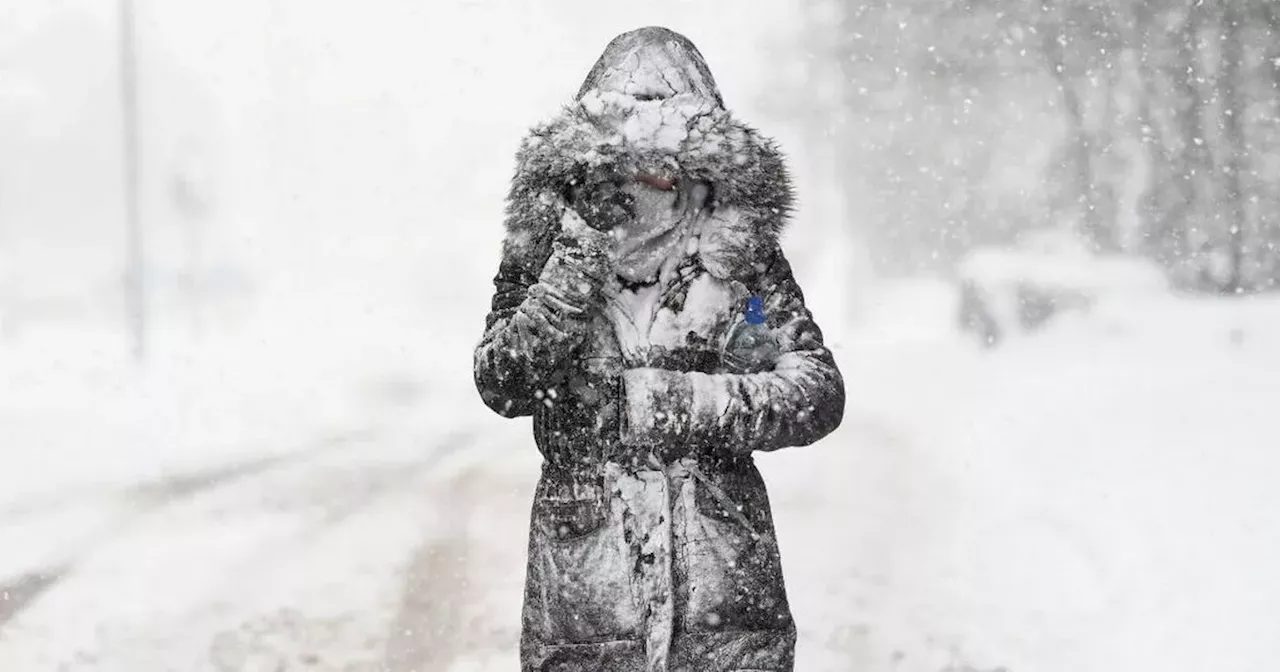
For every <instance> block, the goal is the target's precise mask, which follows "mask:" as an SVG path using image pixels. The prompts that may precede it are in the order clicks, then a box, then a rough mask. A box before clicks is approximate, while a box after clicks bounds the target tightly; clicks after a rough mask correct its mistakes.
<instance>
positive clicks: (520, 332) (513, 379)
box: [474, 174, 611, 418]
mask: <svg viewBox="0 0 1280 672" xmlns="http://www.w3.org/2000/svg"><path fill="white" fill-rule="evenodd" d="M609 250H610V245H609V235H608V234H605V233H601V232H599V231H595V230H594V229H591V228H590V227H588V226H587V225H586V224H585V223H583V221H582V219H581V218H580V217H578V216H577V213H575V212H573V210H571V209H569V208H567V207H565V206H564V204H563V201H562V200H561V199H559V198H558V197H556V196H553V195H551V194H545V193H535V192H534V191H531V190H528V189H524V188H523V187H522V183H521V180H520V175H519V174H517V179H516V181H515V183H514V186H513V189H512V195H511V196H510V198H509V200H508V207H507V236H506V239H505V240H504V241H503V245H502V260H501V262H500V263H499V266H498V274H497V276H496V277H495V278H494V280H493V284H494V293H493V299H492V301H491V303H490V311H489V314H488V316H487V317H486V319H485V330H484V335H483V336H482V338H481V340H480V343H479V345H478V346H476V349H475V357H474V365H475V384H476V389H477V390H478V391H479V392H480V397H481V399H483V400H484V403H485V404H486V405H487V406H489V408H491V409H493V410H494V411H495V412H497V413H498V414H499V415H502V416H505V417H508V418H514V417H519V416H524V415H530V414H532V413H533V409H534V408H535V407H536V405H537V404H538V403H542V402H540V401H539V399H538V397H539V396H542V395H539V394H538V392H539V391H543V390H547V389H549V388H554V387H555V386H556V385H557V384H558V383H559V382H561V381H560V380H559V378H560V377H562V374H561V372H562V371H563V370H564V368H565V367H564V362H565V360H566V359H567V358H569V357H571V356H572V354H573V351H574V349H575V348H576V347H577V345H578V344H579V343H580V342H581V341H582V338H583V335H584V334H585V333H586V324H587V321H588V319H589V316H590V314H591V311H592V310H593V307H594V306H595V305H597V302H598V301H599V300H600V299H599V295H600V292H601V287H602V286H603V283H604V280H605V278H606V277H607V274H608V269H609V268H611V261H610V256H609V255H610V251H609Z"/></svg>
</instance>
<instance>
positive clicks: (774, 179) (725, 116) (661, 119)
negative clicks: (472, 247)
mask: <svg viewBox="0 0 1280 672" xmlns="http://www.w3.org/2000/svg"><path fill="white" fill-rule="evenodd" d="M516 163H517V166H516V175H515V178H514V179H513V181H512V185H511V191H510V193H509V195H508V218H507V228H508V230H509V232H510V233H511V234H513V236H514V239H516V240H522V239H528V238H530V237H536V236H535V233H536V232H538V231H541V230H542V229H543V228H544V227H546V226H547V225H548V224H549V223H551V222H555V223H558V221H559V215H558V214H556V213H562V212H563V209H564V208H565V207H566V204H565V202H564V198H563V195H564V193H565V192H566V191H567V189H568V186H569V185H571V184H573V183H575V182H576V181H578V180H581V179H583V178H585V177H588V176H589V175H590V174H591V173H594V172H601V173H603V172H611V173H621V174H624V175H631V174H637V173H650V174H653V175H658V176H664V177H669V178H673V179H676V180H686V179H688V180H696V181H701V182H706V183H707V184H710V185H711V196H710V201H709V208H710V210H711V212H712V214H713V218H715V219H716V220H717V221H718V226H719V227H720V229H721V230H720V231H719V232H718V237H719V239H720V240H722V241H724V242H723V243H722V244H721V245H720V246H719V247H720V248H721V249H722V250H725V252H724V253H722V254H721V255H719V256H720V257H721V258H722V263H720V264H717V266H718V267H719V268H721V269H724V271H723V272H722V273H721V274H722V275H726V274H728V275H733V276H738V277H742V276H748V275H751V274H752V273H754V272H755V270H754V269H755V268H756V267H757V266H758V265H759V263H760V259H761V258H762V256H763V255H764V254H765V252H767V251H768V250H769V249H771V248H773V247H775V246H776V245H777V242H778V236H779V235H780V234H781V232H782V230H783V228H784V227H785V226H786V223H787V221H788V218H789V215H790V212H791V207H792V203H793V194H792V191H791V179H790V176H789V174H788V171H787V169H786V165H785V161H784V159H783V156H782V154H781V152H780V151H779V150H778V149H777V147H776V145H775V144H774V142H773V141H772V140H770V139H769V138H767V137H764V136H762V135H761V134H759V133H758V132H757V131H755V129H753V128H751V127H749V126H747V125H746V124H744V123H742V122H741V121H739V120H737V119H736V118H735V117H734V116H733V115H732V114H731V113H730V112H729V111H728V110H726V109H725V108H724V105H723V103H722V100H721V98H720V92H719V90H718V89H717V88H716V83H715V79H714V78H713V77H712V76H711V71H710V69H709V68H708V67H707V63H706V61H705V60H704V59H703V57H702V54H701V53H699V52H698V49H697V48H696V47H695V46H694V45H693V43H692V42H690V41H689V40H688V38H686V37H684V36H683V35H680V34H679V33H676V32H674V31H671V30H668V29H666V28H658V27H648V28H641V29H639V30H634V31H631V32H628V33H623V34H622V35H619V36H618V37H616V38H614V39H613V40H612V41H611V42H610V43H609V45H608V47H606V48H605V51H604V53H603V54H602V55H601V56H600V58H599V59H598V60H597V61H596V63H595V65H594V66H593V67H592V68H591V71H590V73H588V74H587V77H586V79H585V80H584V81H583V83H582V87H581V88H580V89H579V91H578V94H577V96H575V97H574V100H573V101H572V102H571V103H570V104H568V105H567V106H566V107H565V108H564V109H563V110H562V111H561V113H560V114H559V115H557V116H555V117H554V118H552V119H551V120H549V121H547V122H545V123H542V124H539V125H537V126H535V127H534V128H533V129H532V131H531V132H530V133H529V135H528V136H527V137H525V139H524V141H523V142H522V143H521V146H520V150H519V152H518V153H517V155H516Z"/></svg>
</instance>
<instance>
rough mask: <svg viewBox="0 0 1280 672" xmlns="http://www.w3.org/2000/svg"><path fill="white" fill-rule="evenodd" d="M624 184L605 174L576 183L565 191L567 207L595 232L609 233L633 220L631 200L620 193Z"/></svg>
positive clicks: (613, 175)
mask: <svg viewBox="0 0 1280 672" xmlns="http://www.w3.org/2000/svg"><path fill="white" fill-rule="evenodd" d="M625 183H626V180H625V179H624V178H623V177H622V176H621V175H619V174H617V173H616V172H612V171H607V172H604V173H601V174H596V175H590V176H588V177H584V178H581V179H578V180H577V181H576V184H574V185H572V186H571V187H570V188H569V193H568V201H569V207H571V208H573V210H574V212H577V213H578V216H579V217H581V218H582V221H584V222H586V224H587V226H589V227H591V228H593V229H595V230H596V231H604V232H608V231H612V230H613V229H614V227H616V226H619V225H621V224H624V223H626V222H628V221H630V220H631V219H634V218H635V216H636V210H635V199H634V198H632V196H631V194H628V193H627V192H625V191H623V190H622V185H623V184H625Z"/></svg>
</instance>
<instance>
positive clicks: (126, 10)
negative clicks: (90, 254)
mask: <svg viewBox="0 0 1280 672" xmlns="http://www.w3.org/2000/svg"><path fill="white" fill-rule="evenodd" d="M119 11H120V38H119V39H120V103H121V118H122V120H123V122H124V127H123V131H124V135H123V138H124V148H123V149H124V151H123V156H124V207H125V266H126V268H125V305H126V310H127V311H128V315H127V319H128V322H129V332H130V336H131V339H132V344H133V356H134V359H135V360H137V361H138V362H142V361H143V360H145V359H146V355H147V294H146V277H145V264H146V255H145V251H144V249H143V242H142V221H141V220H142V213H141V208H140V203H139V201H140V198H139V193H138V190H139V187H140V184H139V178H138V175H139V167H138V161H139V152H138V85H137V53H136V40H135V36H134V15H133V0H119Z"/></svg>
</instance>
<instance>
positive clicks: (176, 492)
mask: <svg viewBox="0 0 1280 672" xmlns="http://www.w3.org/2000/svg"><path fill="white" fill-rule="evenodd" d="M373 436H374V432H372V431H371V430H362V431H353V432H346V433H340V434H335V435H331V436H328V437H325V438H323V439H320V440H317V441H315V442H313V443H312V444H310V445H308V446H307V447H305V448H302V449H300V450H297V451H293V452H290V453H286V454H283V455H274V456H270V457H265V458H261V459H257V460H250V461H246V462H240V463H234V464H230V465H221V466H216V467H211V468H206V469H199V470H193V471H189V472H184V473H180V474H176V475H173V476H171V477H167V478H162V479H157V480H154V481H150V482H144V483H141V484H136V485H132V486H129V487H127V488H123V489H119V490H115V491H111V492H109V493H106V494H94V493H82V495H81V497H79V498H78V499H81V500H84V501H80V502H75V503H73V505H74V504H88V503H100V504H99V505H100V506H110V505H111V504H116V503H119V502H121V501H123V502H124V503H125V506H124V508H125V512H124V513H122V514H121V515H120V516H118V517H117V518H115V519H114V521H113V522H114V524H112V525H110V527H104V528H102V529H100V530H99V531H98V532H97V533H95V534H93V535H91V536H90V538H89V540H88V541H87V542H84V543H82V544H81V545H79V546H78V547H76V548H74V549H72V550H71V551H70V552H68V553H66V554H65V555H64V560H63V562H61V563H59V564H56V565H54V566H46V567H37V568H33V569H30V570H28V571H25V572H23V573H21V574H18V575H16V576H11V577H4V578H0V632H3V630H4V627H5V626H6V625H7V624H8V623H9V622H10V621H12V620H13V619H14V618H16V617H18V616H19V615H20V614H21V613H22V612H23V610H25V609H26V608H28V607H29V606H31V604H32V603H34V602H35V601H36V600H38V599H39V598H40V597H41V596H42V595H44V594H46V593H47V592H49V591H50V590H52V589H54V588H55V587H56V586H57V584H58V583H59V582H60V581H62V580H63V579H64V578H65V577H66V576H68V575H70V574H71V573H72V572H74V571H75V568H76V566H77V564H79V562H80V560H81V559H82V558H84V557H87V556H88V555H90V554H91V553H93V552H94V550H95V549H97V548H99V547H100V546H102V545H103V544H105V543H108V542H110V541H111V540H112V539H115V538H119V537H122V536H124V535H126V534H128V532H129V530H130V529H131V528H132V527H133V526H134V525H137V524H139V523H140V522H141V521H144V520H146V519H147V517H148V516H151V515H154V514H157V513H159V512H161V511H163V510H165V509H170V508H173V507H177V506H181V505H182V504H184V503H187V502H191V501H193V500H195V499H197V498H199V497H200V496H201V495H203V494H205V493H209V492H213V491H216V490H219V489H222V488H234V487H237V486H239V485H240V484H242V483H244V482H247V481H251V480H252V479H254V478H256V477H262V476H264V475H269V474H271V473H272V472H275V471H278V470H283V469H289V468H292V467H296V466H297V465H301V464H306V463H307V462H310V461H315V460H318V459H320V458H323V457H324V456H326V455H330V454H332V453H334V452H335V451H341V450H343V449H346V448H350V447H353V446H356V445H359V444H360V443H361V442H362V441H366V440H369V439H370V438H372V437H373ZM50 508H54V509H55V510H56V509H57V508H58V507H56V506H54V505H52V504H51V505H50ZM42 511H43V509H42V508H41V507H40V502H38V501H37V502H30V503H26V504H24V505H22V506H21V507H14V508H11V509H9V510H7V511H4V512H3V513H0V522H6V523H14V522H17V523H21V522H22V521H23V520H24V519H29V518H35V517H38V516H39V515H41V513H42Z"/></svg>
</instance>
